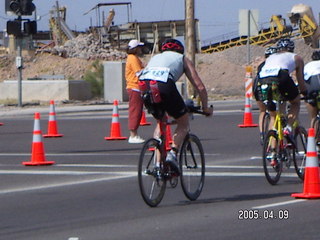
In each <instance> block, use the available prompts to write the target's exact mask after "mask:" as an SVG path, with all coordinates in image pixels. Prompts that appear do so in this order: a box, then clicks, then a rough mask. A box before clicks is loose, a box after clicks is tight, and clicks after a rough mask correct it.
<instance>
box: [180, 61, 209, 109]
mask: <svg viewBox="0 0 320 240" xmlns="http://www.w3.org/2000/svg"><path fill="white" fill-rule="evenodd" d="M183 59H184V60H183V61H184V72H185V74H186V75H187V77H188V79H189V81H190V82H191V84H192V85H193V87H194V88H195V89H196V90H197V92H198V93H199V97H200V100H201V103H202V109H203V111H204V112H206V113H208V114H212V108H208V94H207V90H206V87H205V86H204V84H203V82H202V81H201V79H200V77H199V75H198V73H197V71H196V69H195V67H194V65H193V63H192V62H191V61H190V60H189V59H188V58H187V57H184V58H183Z"/></svg>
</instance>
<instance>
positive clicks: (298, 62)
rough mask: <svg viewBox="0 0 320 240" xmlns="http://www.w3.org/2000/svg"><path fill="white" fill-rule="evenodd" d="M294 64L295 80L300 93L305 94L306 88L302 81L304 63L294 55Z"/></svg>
mask: <svg viewBox="0 0 320 240" xmlns="http://www.w3.org/2000/svg"><path fill="white" fill-rule="evenodd" d="M295 62H296V78H297V81H298V86H299V89H300V92H301V93H303V94H305V93H306V92H307V88H306V85H305V81H304V72H303V71H304V62H303V59H302V57H300V56H298V55H296V56H295Z"/></svg>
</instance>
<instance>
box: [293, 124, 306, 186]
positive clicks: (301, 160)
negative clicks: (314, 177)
mask: <svg viewBox="0 0 320 240" xmlns="http://www.w3.org/2000/svg"><path fill="white" fill-rule="evenodd" d="M307 138H308V133H307V131H306V130H305V129H304V128H303V127H301V126H298V127H297V128H296V131H295V138H294V139H295V142H296V148H295V153H296V156H295V159H294V167H295V170H296V173H297V175H298V177H299V178H300V179H301V180H303V179H304V171H305V164H306V154H307Z"/></svg>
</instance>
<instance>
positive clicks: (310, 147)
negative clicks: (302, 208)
mask: <svg viewBox="0 0 320 240" xmlns="http://www.w3.org/2000/svg"><path fill="white" fill-rule="evenodd" d="M319 178H320V177H319V162H318V154H317V150H316V144H315V131H314V128H309V132H308V144H307V160H306V168H305V172H304V185H303V193H293V194H291V196H292V197H295V198H320V179H319Z"/></svg>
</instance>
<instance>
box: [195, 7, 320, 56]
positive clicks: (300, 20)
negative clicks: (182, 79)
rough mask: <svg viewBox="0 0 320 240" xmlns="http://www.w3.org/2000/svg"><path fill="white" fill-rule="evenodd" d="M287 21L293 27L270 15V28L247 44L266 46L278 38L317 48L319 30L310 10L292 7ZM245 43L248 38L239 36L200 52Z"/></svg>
mask: <svg viewBox="0 0 320 240" xmlns="http://www.w3.org/2000/svg"><path fill="white" fill-rule="evenodd" d="M289 19H290V21H291V23H292V24H293V26H291V25H286V20H285V19H284V18H283V17H282V16H281V15H272V16H271V19H270V27H269V28H267V29H262V30H260V31H259V34H258V35H256V36H252V37H250V38H249V43H250V44H251V45H262V46H268V45H270V44H273V43H274V42H275V41H277V40H278V39H280V38H303V39H304V41H305V43H306V44H308V45H311V46H312V47H314V48H317V47H318V44H319V43H318V42H319V37H320V30H319V28H318V25H317V23H316V21H315V20H314V17H313V14H312V10H311V8H310V7H309V6H306V5H304V4H298V5H294V6H293V8H292V10H291V12H290V13H289ZM294 27H296V29H294ZM247 41H248V36H239V37H236V38H232V39H229V40H225V41H221V42H217V43H214V44H210V45H208V46H204V47H202V48H201V50H202V52H203V53H212V52H220V51H223V50H225V49H228V48H231V47H235V46H241V45H246V44H247Z"/></svg>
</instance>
